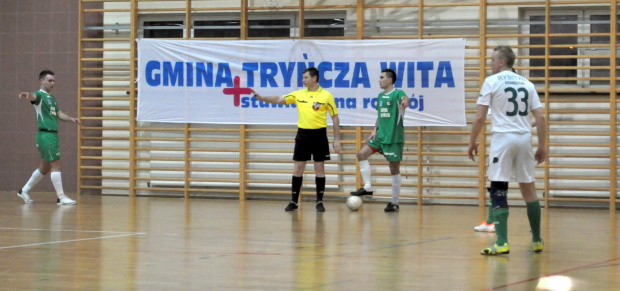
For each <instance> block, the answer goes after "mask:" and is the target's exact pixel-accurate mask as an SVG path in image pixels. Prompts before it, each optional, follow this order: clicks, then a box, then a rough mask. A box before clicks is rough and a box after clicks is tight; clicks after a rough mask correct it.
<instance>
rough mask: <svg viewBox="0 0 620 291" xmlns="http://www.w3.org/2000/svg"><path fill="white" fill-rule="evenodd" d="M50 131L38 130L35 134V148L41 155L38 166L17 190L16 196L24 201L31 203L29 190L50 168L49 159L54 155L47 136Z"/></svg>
mask: <svg viewBox="0 0 620 291" xmlns="http://www.w3.org/2000/svg"><path fill="white" fill-rule="evenodd" d="M49 134H50V133H47V132H42V131H39V132H37V134H36V145H37V150H38V151H39V156H40V157H41V161H40V162H39V168H38V169H36V170H34V172H32V175H31V176H30V179H28V182H26V185H24V187H22V188H21V189H19V190H18V191H17V196H19V197H20V198H22V199H23V200H24V202H26V203H32V199H31V198H30V194H29V193H30V190H31V189H32V188H33V187H34V186H35V185H37V184H38V183H39V181H41V179H43V176H45V175H46V174H47V173H48V172H49V171H50V170H51V165H50V163H49V161H51V160H53V159H54V157H53V156H52V155H51V152H50V150H49V149H50V147H52V146H53V145H50V144H49V141H48V138H47V136H48V135H49Z"/></svg>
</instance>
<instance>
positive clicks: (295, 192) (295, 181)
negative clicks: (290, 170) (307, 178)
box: [291, 176, 304, 203]
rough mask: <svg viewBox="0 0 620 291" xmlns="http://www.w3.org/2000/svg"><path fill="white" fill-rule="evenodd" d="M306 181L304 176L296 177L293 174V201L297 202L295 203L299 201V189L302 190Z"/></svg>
mask: <svg viewBox="0 0 620 291" xmlns="http://www.w3.org/2000/svg"><path fill="white" fill-rule="evenodd" d="M303 181H304V177H303V176H301V177H295V176H293V181H292V182H291V185H292V189H291V191H292V194H293V198H292V200H291V201H293V202H295V203H299V201H298V200H299V191H301V184H302V182H303Z"/></svg>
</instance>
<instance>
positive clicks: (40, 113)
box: [17, 70, 80, 205]
mask: <svg viewBox="0 0 620 291" xmlns="http://www.w3.org/2000/svg"><path fill="white" fill-rule="evenodd" d="M39 82H40V83H41V88H40V89H39V91H37V92H34V93H30V92H22V93H20V94H19V98H25V99H27V100H28V101H30V103H32V105H33V106H34V110H35V112H36V117H37V136H36V144H37V148H38V150H39V154H40V156H41V162H40V164H39V168H38V169H36V170H35V171H34V172H33V173H32V176H31V177H30V179H29V180H28V182H27V183H26V185H25V186H24V187H22V188H21V189H19V191H17V196H19V197H20V198H22V199H24V202H26V203H32V199H31V198H30V195H29V192H30V190H31V189H32V188H33V187H34V186H35V185H36V184H37V183H39V181H41V179H43V176H45V175H47V173H49V172H50V171H51V172H52V173H51V174H50V177H51V179H52V184H54V189H55V190H56V195H58V199H57V200H56V201H57V204H58V205H71V204H75V200H73V199H71V198H69V197H67V195H65V192H64V190H63V189H62V179H61V175H60V144H59V141H58V120H62V121H67V122H74V123H80V120H79V119H77V118H73V117H71V116H69V115H67V114H64V113H63V112H62V111H60V108H58V104H57V103H56V98H54V96H52V95H51V92H52V89H54V85H55V83H56V77H55V76H54V72H52V71H47V70H46V71H42V72H41V73H40V74H39Z"/></svg>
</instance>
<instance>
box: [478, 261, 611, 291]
mask: <svg viewBox="0 0 620 291" xmlns="http://www.w3.org/2000/svg"><path fill="white" fill-rule="evenodd" d="M617 260H620V257H617V258H613V259H610V260H605V261H599V262H594V263H591V264H587V265H583V266H577V267H574V268H570V269H566V270H562V271H559V272H555V273H551V274H548V275H544V276H538V277H533V278H529V279H525V280H521V281H517V282H513V283H508V284H504V285H500V286H495V287H492V288H490V289H483V290H485V291H486V290H495V289H501V288H507V287H512V286H515V285H519V284H523V283H527V282H531V281H536V280H540V279H542V278H546V277H551V276H557V275H560V274H564V273H568V272H572V271H578V270H584V269H587V268H590V267H595V266H598V265H604V264H607V263H611V262H614V261H617Z"/></svg>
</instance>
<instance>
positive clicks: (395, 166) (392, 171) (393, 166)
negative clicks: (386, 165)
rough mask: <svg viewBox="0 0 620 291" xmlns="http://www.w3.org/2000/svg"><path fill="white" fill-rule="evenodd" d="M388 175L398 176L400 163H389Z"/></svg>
mask: <svg viewBox="0 0 620 291" xmlns="http://www.w3.org/2000/svg"><path fill="white" fill-rule="evenodd" d="M390 174H392V175H398V174H400V163H399V164H395V163H390Z"/></svg>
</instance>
